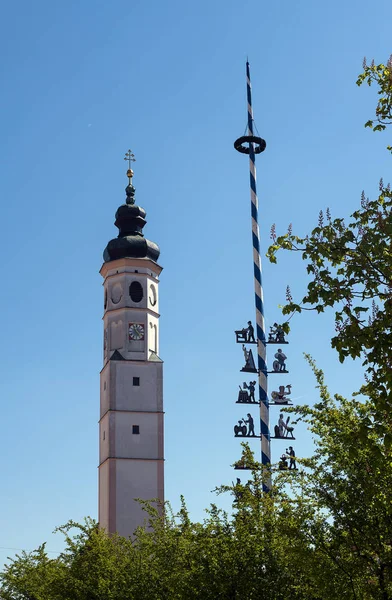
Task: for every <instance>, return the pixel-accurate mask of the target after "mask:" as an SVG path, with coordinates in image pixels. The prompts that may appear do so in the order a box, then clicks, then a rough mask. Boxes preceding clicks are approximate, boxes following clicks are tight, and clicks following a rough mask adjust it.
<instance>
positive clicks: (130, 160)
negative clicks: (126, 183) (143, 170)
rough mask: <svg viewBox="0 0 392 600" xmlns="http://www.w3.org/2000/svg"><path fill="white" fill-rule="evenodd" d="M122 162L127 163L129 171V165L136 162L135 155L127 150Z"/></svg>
mask: <svg viewBox="0 0 392 600" xmlns="http://www.w3.org/2000/svg"><path fill="white" fill-rule="evenodd" d="M124 160H127V161H128V169H129V170H130V169H131V163H133V162H135V161H136V158H135V155H134V153H133V152H132V150H131V149H130V148H129V150H128V152H126V153H125V156H124Z"/></svg>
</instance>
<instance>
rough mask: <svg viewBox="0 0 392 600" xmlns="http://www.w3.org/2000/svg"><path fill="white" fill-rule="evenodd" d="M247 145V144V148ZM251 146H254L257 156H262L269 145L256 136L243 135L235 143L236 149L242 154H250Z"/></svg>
mask: <svg viewBox="0 0 392 600" xmlns="http://www.w3.org/2000/svg"><path fill="white" fill-rule="evenodd" d="M245 144H247V145H246V146H245ZM250 144H253V151H254V153H255V154H261V153H262V152H264V150H265V149H266V147H267V143H266V141H265V140H263V138H261V137H257V136H255V135H243V136H241V137H239V138H238V140H236V141H235V142H234V148H235V149H236V150H237V152H241V154H250Z"/></svg>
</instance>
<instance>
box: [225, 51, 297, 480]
mask: <svg viewBox="0 0 392 600" xmlns="http://www.w3.org/2000/svg"><path fill="white" fill-rule="evenodd" d="M246 88H247V99H248V123H247V135H244V136H242V137H240V138H238V140H236V141H235V142H234V148H235V149H236V150H237V151H238V152H241V153H242V154H249V174H250V200H251V217H252V245H253V273H254V289H255V308H256V338H255V332H254V327H253V325H252V322H251V321H248V325H247V327H244V328H243V329H240V330H237V331H235V334H236V342H237V343H242V349H243V352H244V358H245V366H244V367H243V368H242V369H241V371H242V372H245V373H257V374H258V389H259V395H258V400H256V399H255V391H256V383H257V382H256V381H250V382H248V383H247V382H246V381H245V382H244V383H243V384H242V387H241V386H240V391H239V394H238V400H237V404H243V403H245V404H248V405H253V406H254V405H255V404H259V407H260V435H257V434H256V433H255V428H254V421H253V417H252V415H251V413H250V412H249V413H248V414H247V417H246V418H242V419H241V420H240V421H238V425H235V426H234V435H235V436H236V437H248V438H260V440H261V464H262V469H263V490H264V491H265V492H269V490H270V489H271V470H270V463H271V439H277V440H286V441H287V442H291V440H294V439H295V438H294V435H293V430H294V428H293V427H292V426H291V425H290V417H289V416H288V417H287V419H286V421H285V420H284V413H283V412H281V413H280V415H279V420H278V422H277V424H276V425H275V426H274V435H273V436H271V435H270V423H269V408H270V406H271V405H278V406H281V407H282V406H287V405H290V404H292V403H291V402H290V399H289V396H290V394H291V385H286V386H285V385H279V387H278V389H277V390H276V391H272V392H271V398H272V400H271V402H270V401H269V399H268V387H267V376H268V373H274V374H279V375H282V374H284V373H285V374H286V373H288V371H287V369H286V358H287V357H286V355H285V354H284V352H283V350H282V348H278V350H277V352H276V353H275V355H274V358H275V360H274V361H273V364H272V370H270V371H268V370H267V351H266V350H267V344H276V345H278V346H282V345H283V344H287V343H288V342H287V341H286V339H285V333H284V327H283V326H281V325H278V324H277V323H274V325H273V327H270V332H269V334H268V340H267V339H266V335H265V322H264V300H263V285H262V277H261V256H260V231H259V223H258V211H259V201H258V198H257V190H256V164H255V156H256V154H260V153H261V152H264V150H265V148H266V143H265V141H264V140H263V139H262V138H261V137H259V136H255V134H254V121H253V109H252V88H251V83H250V69H249V62H247V63H246ZM248 344H255V345H257V366H256V364H255V360H254V358H253V354H252V350H251V349H249V350H248V349H247V347H246V345H248ZM289 463H290V464H289ZM253 466H254V465H251V464H247V459H246V458H245V455H243V457H242V458H241V460H240V461H237V462H236V464H235V468H236V469H252V468H253ZM296 468H297V467H296V462H295V452H294V448H293V447H292V446H289V447H288V448H286V451H285V452H283V454H282V456H281V457H280V462H279V469H281V470H292V469H294V470H296ZM239 482H240V479H237V484H239Z"/></svg>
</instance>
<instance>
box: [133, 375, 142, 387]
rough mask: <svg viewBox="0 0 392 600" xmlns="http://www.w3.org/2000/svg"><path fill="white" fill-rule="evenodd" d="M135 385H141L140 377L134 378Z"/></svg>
mask: <svg viewBox="0 0 392 600" xmlns="http://www.w3.org/2000/svg"><path fill="white" fill-rule="evenodd" d="M133 385H140V377H134V378H133Z"/></svg>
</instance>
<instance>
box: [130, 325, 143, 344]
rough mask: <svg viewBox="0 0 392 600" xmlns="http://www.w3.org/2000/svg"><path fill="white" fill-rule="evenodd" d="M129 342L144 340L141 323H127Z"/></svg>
mask: <svg viewBox="0 0 392 600" xmlns="http://www.w3.org/2000/svg"><path fill="white" fill-rule="evenodd" d="M128 335H129V340H130V341H132V340H137V341H141V340H144V325H143V323H129V327H128Z"/></svg>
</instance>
